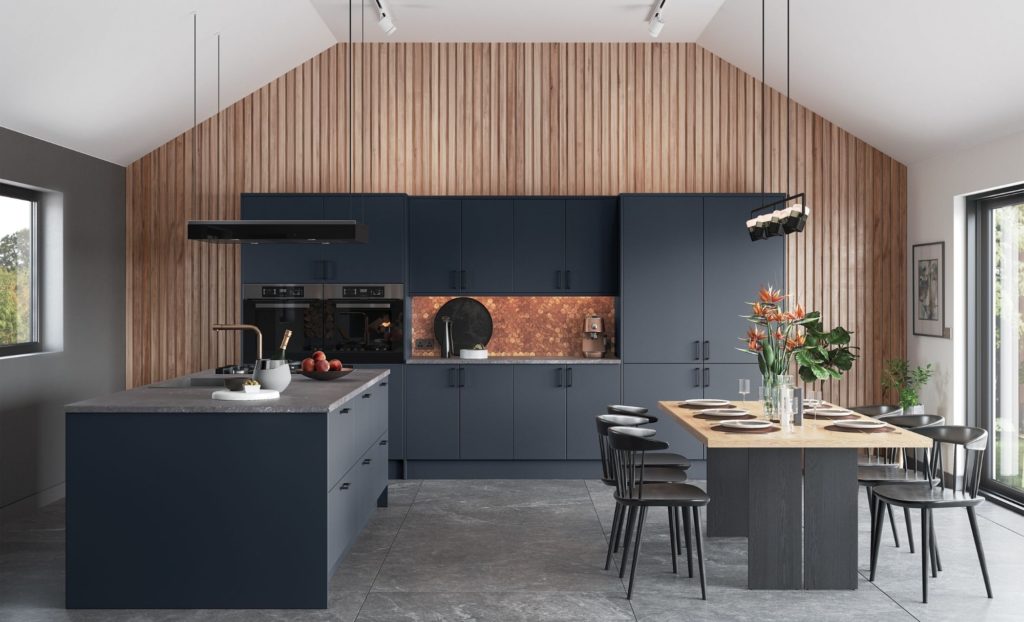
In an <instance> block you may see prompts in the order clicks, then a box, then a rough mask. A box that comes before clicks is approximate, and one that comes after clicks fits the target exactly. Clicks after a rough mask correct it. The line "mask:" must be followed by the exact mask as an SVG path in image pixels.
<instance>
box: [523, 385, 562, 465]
mask: <svg viewBox="0 0 1024 622" xmlns="http://www.w3.org/2000/svg"><path fill="white" fill-rule="evenodd" d="M566 382H567V379H566V369H565V367H563V366H561V365H516V366H515V399H514V401H515V457H516V459H518V460H545V459H546V460H564V459H565V455H566V454H565V385H566Z"/></svg>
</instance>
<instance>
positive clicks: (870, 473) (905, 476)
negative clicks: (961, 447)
mask: <svg viewBox="0 0 1024 622" xmlns="http://www.w3.org/2000/svg"><path fill="white" fill-rule="evenodd" d="M900 412H902V411H900ZM880 419H882V420H883V421H885V422H886V423H887V424H889V425H892V426H896V427H898V428H902V429H904V430H917V429H918V428H923V427H927V426H935V425H943V424H945V423H946V419H945V418H944V417H942V416H940V415H902V414H888V415H883V416H882V417H880ZM903 464H904V466H902V467H901V466H898V465H895V464H884V465H883V464H879V465H861V466H859V467H857V483H859V484H860V485H861V486H864V492H865V493H866V494H867V496H868V508H869V509H870V510H871V515H872V516H874V511H875V498H874V495H873V493H872V491H873V490H874V488H875V486H881V485H883V484H907V485H911V484H919V485H927V484H928V483H929V482H928V480H926V479H924V478H923V477H921V475H920V473H919V472H918V471H917V470H915V469H911V468H908V466H907V465H909V460H908V459H907V453H906V451H904V452H903ZM886 511H887V513H888V514H889V526H890V527H892V539H893V540H894V541H895V543H896V548H899V546H900V537H899V535H898V534H897V532H896V519H895V518H894V517H893V514H892V507H888V508H886ZM903 520H904V522H906V525H907V541H908V542H909V543H910V552H911V553H913V552H914V531H913V528H912V527H911V522H910V509H909V508H903ZM872 528H874V523H872ZM872 534H873V532H872ZM872 537H874V536H873V535H872Z"/></svg>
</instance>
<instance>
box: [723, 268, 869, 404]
mask: <svg viewBox="0 0 1024 622" xmlns="http://www.w3.org/2000/svg"><path fill="white" fill-rule="evenodd" d="M786 298H787V296H786V295H785V294H783V293H782V292H781V291H780V290H778V289H775V288H773V287H771V286H767V287H762V288H761V289H760V291H759V292H758V301H757V302H752V303H748V304H750V315H745V316H743V317H745V318H746V319H747V320H748V321H749V322H751V324H753V326H751V327H750V328H749V329H748V330H747V334H746V337H741V339H743V340H744V341H745V342H746V348H740V349H741V350H744V351H746V352H750V353H753V354H755V355H757V364H758V367H759V368H760V370H761V376H762V378H764V380H765V383H764V384H765V386H771V385H773V384H774V383H775V378H777V377H778V376H782V375H785V374H787V373H789V371H790V369H791V367H790V365H791V363H792V360H793V359H794V358H795V359H796V362H797V365H798V370H799V374H800V379H801V380H803V381H804V382H816V381H822V382H824V381H826V380H838V379H839V378H842V376H843V373H844V372H847V371H849V370H850V368H851V367H853V362H854V361H855V360H856V359H857V358H858V356H859V355H858V354H857V353H856V350H857V348H856V347H855V346H852V345H850V337H851V335H852V333H850V331H848V330H846V329H845V328H843V327H842V326H836V327H835V328H833V329H831V330H829V331H826V330H825V329H824V327H823V325H822V322H821V313H820V312H818V311H814V312H811V313H807V312H806V311H805V310H804V308H803V306H802V305H800V304H795V305H793V307H792V309H788V310H787V308H786V305H785V302H786Z"/></svg>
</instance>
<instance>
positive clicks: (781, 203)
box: [747, 0, 810, 241]
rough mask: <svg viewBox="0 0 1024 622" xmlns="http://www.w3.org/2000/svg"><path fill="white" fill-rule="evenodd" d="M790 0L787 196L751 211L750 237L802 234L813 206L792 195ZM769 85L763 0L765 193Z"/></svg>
mask: <svg viewBox="0 0 1024 622" xmlns="http://www.w3.org/2000/svg"><path fill="white" fill-rule="evenodd" d="M789 29H790V18H789V0H786V197H785V198H784V199H779V200H778V201H772V202H771V203H766V204H764V205H762V206H760V207H756V208H754V209H752V210H750V219H749V220H747V232H748V233H749V234H750V239H751V240H754V241H757V240H765V239H767V238H773V237H778V236H784V235H788V234H790V233H800V232H801V231H803V230H804V227H805V226H806V225H807V217H808V216H809V215H810V208H809V207H807V197H806V195H805V194H804V193H803V192H800V193H797V194H793V195H790V194H789V173H790V165H791V162H790V155H789V144H790V125H789V115H790V111H789V109H790V101H791V100H790V93H789V65H790V61H789ZM765 88H766V75H765V0H761V194H765V161H766V160H767V158H766V156H765V149H766V144H767V140H766V134H765V128H766V126H767V123H766V120H765V105H764V92H765Z"/></svg>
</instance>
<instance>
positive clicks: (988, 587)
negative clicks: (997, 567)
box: [967, 507, 992, 598]
mask: <svg viewBox="0 0 1024 622" xmlns="http://www.w3.org/2000/svg"><path fill="white" fill-rule="evenodd" d="M967 517H968V518H969V519H970V520H971V533H972V534H974V548H975V549H976V550H977V551H978V563H979V564H981V576H982V577H984V579H985V592H987V593H988V597H989V598H992V584H990V583H989V581H988V565H986V564H985V549H984V548H982V546H981V533H980V532H979V531H978V517H977V516H975V514H974V508H972V507H969V508H967Z"/></svg>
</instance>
